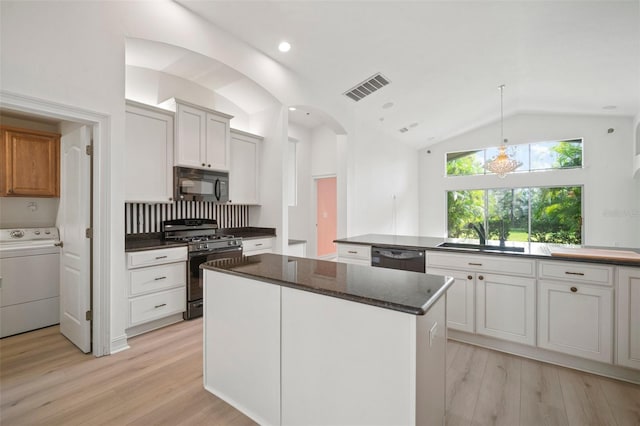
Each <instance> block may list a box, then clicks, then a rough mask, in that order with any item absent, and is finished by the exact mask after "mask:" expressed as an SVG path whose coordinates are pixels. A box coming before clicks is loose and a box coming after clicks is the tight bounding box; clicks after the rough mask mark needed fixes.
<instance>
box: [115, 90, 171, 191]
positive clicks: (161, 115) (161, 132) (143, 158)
mask: <svg viewBox="0 0 640 426" xmlns="http://www.w3.org/2000/svg"><path fill="white" fill-rule="evenodd" d="M125 140H126V143H125V157H124V158H125V182H127V185H126V189H125V201H129V202H141V203H169V202H171V200H172V197H173V144H174V141H173V113H172V112H170V111H166V110H163V109H159V108H154V107H151V106H148V105H144V104H139V103H137V102H132V101H127V105H126V116H125Z"/></svg>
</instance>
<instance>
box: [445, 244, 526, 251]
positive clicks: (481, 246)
mask: <svg viewBox="0 0 640 426" xmlns="http://www.w3.org/2000/svg"><path fill="white" fill-rule="evenodd" d="M436 247H442V248H452V249H460V250H473V251H509V252H516V253H524V247H501V246H494V245H489V244H471V243H440V244H438V245H437V246H436Z"/></svg>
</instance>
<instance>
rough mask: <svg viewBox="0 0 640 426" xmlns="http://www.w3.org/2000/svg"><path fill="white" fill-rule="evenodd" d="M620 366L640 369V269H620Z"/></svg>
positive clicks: (618, 358) (618, 309)
mask: <svg viewBox="0 0 640 426" xmlns="http://www.w3.org/2000/svg"><path fill="white" fill-rule="evenodd" d="M616 309H617V313H618V347H617V349H618V350H617V360H616V363H617V364H618V365H623V366H625V367H631V368H636V369H640V268H619V269H618V300H617V303H616Z"/></svg>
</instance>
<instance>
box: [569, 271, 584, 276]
mask: <svg viewBox="0 0 640 426" xmlns="http://www.w3.org/2000/svg"><path fill="white" fill-rule="evenodd" d="M565 274H567V275H579V276H581V277H584V273H583V272H569V271H566V272H565Z"/></svg>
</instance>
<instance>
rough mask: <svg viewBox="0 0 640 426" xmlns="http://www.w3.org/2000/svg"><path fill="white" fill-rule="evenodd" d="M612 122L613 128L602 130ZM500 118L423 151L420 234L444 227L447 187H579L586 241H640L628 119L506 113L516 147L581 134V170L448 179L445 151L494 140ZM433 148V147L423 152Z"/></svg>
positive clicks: (639, 190) (638, 188)
mask: <svg viewBox="0 0 640 426" xmlns="http://www.w3.org/2000/svg"><path fill="white" fill-rule="evenodd" d="M609 128H613V129H615V131H614V132H613V133H607V129H609ZM499 135H500V129H499V123H493V124H490V125H487V126H484V127H481V128H479V129H476V130H473V131H470V132H468V133H465V134H462V135H460V136H457V137H454V138H451V139H449V140H446V141H443V142H441V143H439V144H436V145H434V146H432V147H430V148H428V149H424V150H422V151H420V233H421V234H422V235H431V236H437V237H441V236H444V235H445V233H446V217H445V215H446V212H445V208H446V196H445V193H446V191H447V190H453V189H476V188H503V187H505V188H509V187H527V186H554V185H556V186H558V185H584V192H583V197H584V205H583V216H584V241H583V244H586V245H602V246H623V247H624V246H626V247H638V246H640V214H638V210H637V206H638V199H639V197H640V181H639V180H637V179H636V180H634V179H633V177H632V173H633V171H632V169H633V162H632V154H633V149H634V147H633V137H632V119H631V118H626V117H614V116H576V115H552V114H519V115H515V116H511V117H508V118H506V119H505V136H506V137H507V138H508V139H509V143H510V144H513V145H517V144H521V143H529V142H539V141H550V140H562V139H568V138H578V137H582V138H584V168H583V169H572V170H558V171H545V172H536V173H516V174H510V175H508V176H507V177H506V178H505V179H499V178H498V177H496V176H461V177H454V178H446V177H445V154H446V152H450V151H461V150H467V149H473V148H483V147H490V146H495V145H497V144H498V142H499ZM428 151H431V153H428Z"/></svg>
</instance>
